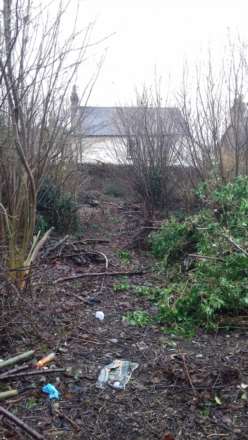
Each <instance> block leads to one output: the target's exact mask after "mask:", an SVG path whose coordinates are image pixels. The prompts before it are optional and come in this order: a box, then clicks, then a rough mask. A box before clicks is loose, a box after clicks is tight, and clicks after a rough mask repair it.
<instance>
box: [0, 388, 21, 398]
mask: <svg viewBox="0 0 248 440" xmlns="http://www.w3.org/2000/svg"><path fill="white" fill-rule="evenodd" d="M17 395H18V391H17V390H8V391H3V392H2V393H0V400H5V399H8V398H9V397H14V396H17Z"/></svg>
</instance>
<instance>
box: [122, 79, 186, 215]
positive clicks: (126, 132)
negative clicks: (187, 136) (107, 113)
mask: <svg viewBox="0 0 248 440" xmlns="http://www.w3.org/2000/svg"><path fill="white" fill-rule="evenodd" d="M116 121H117V125H118V130H119V134H120V139H121V143H122V146H123V147H124V151H126V157H127V162H128V166H129V168H130V171H131V173H132V178H133V180H134V184H135V188H134V189H135V190H136V191H137V193H138V194H139V195H140V197H141V198H142V200H143V202H144V206H145V210H146V214H147V216H149V217H150V216H152V215H153V211H154V209H155V208H164V207H166V204H167V202H168V192H169V185H170V181H171V172H172V169H171V167H172V165H175V164H176V163H177V155H178V151H177V148H178V139H179V137H180V130H181V123H182V121H181V114H180V112H179V110H178V109H176V108H168V107H165V106H164V105H163V100H162V96H161V93H160V90H159V87H155V90H152V89H148V88H146V87H144V88H143V90H142V93H141V94H139V93H137V97H136V105H135V107H120V108H118V109H117V117H116ZM116 153H117V156H118V157H120V158H121V157H122V158H123V157H124V155H123V151H122V153H121V152H120V145H117V146H116Z"/></svg>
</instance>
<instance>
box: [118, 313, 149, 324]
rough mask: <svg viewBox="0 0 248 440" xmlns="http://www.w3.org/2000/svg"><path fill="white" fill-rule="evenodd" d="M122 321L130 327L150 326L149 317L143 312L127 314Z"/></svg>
mask: <svg viewBox="0 0 248 440" xmlns="http://www.w3.org/2000/svg"><path fill="white" fill-rule="evenodd" d="M123 319H124V320H125V321H127V322H128V323H129V324H130V325H137V326H139V327H143V326H146V325H148V324H151V322H152V320H151V318H150V315H149V314H148V313H147V312H145V311H144V310H135V311H134V312H128V313H127V314H126V315H125V316H124V317H123Z"/></svg>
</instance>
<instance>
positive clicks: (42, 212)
mask: <svg viewBox="0 0 248 440" xmlns="http://www.w3.org/2000/svg"><path fill="white" fill-rule="evenodd" d="M37 211H38V222H37V223H36V228H37V229H38V228H39V226H41V227H42V228H43V226H44V225H45V224H46V225H47V226H48V227H51V226H54V228H55V230H56V231H57V232H58V233H76V232H77V231H78V230H79V226H80V223H79V217H78V214H77V205H76V202H75V201H74V200H73V198H72V195H71V194H70V193H63V192H61V191H60V189H59V187H58V186H57V185H55V184H54V183H53V182H52V181H51V180H50V179H46V180H44V182H43V184H42V186H41V188H40V190H39V192H38V198H37Z"/></svg>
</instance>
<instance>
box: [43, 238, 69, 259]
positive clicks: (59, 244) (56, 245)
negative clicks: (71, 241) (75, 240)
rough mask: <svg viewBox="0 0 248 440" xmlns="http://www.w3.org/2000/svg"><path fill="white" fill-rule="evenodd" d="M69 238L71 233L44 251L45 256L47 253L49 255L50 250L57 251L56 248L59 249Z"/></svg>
mask: <svg viewBox="0 0 248 440" xmlns="http://www.w3.org/2000/svg"><path fill="white" fill-rule="evenodd" d="M67 238H69V235H66V236H65V237H63V238H62V239H61V240H59V242H58V243H56V244H55V245H54V246H52V247H50V248H49V249H47V251H46V252H45V253H44V256H45V257H47V255H49V254H50V252H52V251H55V250H56V249H58V247H60V246H61V245H62V244H63V243H64V242H65V241H66V240H67Z"/></svg>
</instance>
